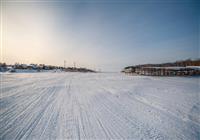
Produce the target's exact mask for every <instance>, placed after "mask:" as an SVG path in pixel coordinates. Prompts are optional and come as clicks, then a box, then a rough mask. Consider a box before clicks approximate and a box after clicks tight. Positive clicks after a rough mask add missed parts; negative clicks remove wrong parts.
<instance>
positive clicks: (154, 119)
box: [0, 73, 200, 140]
mask: <svg viewBox="0 0 200 140" xmlns="http://www.w3.org/2000/svg"><path fill="white" fill-rule="evenodd" d="M0 76H1V90H0V91H1V96H0V107H1V110H0V139H2V140H11V139H37V140H38V139H41V140H44V139H136V140H138V139H158V140H167V139H176V140H179V139H181V140H198V139H200V117H199V116H200V89H199V80H200V79H199V78H198V77H193V78H191V77H190V78H188V77H145V76H126V75H123V74H117V73H116V74H106V73H87V74H86V73H25V74H23V73H14V74H1V75H0Z"/></svg>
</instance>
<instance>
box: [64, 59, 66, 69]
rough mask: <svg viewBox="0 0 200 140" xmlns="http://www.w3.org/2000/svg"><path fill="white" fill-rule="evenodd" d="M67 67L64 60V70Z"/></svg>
mask: <svg viewBox="0 0 200 140" xmlns="http://www.w3.org/2000/svg"><path fill="white" fill-rule="evenodd" d="M65 67H66V60H64V68H65Z"/></svg>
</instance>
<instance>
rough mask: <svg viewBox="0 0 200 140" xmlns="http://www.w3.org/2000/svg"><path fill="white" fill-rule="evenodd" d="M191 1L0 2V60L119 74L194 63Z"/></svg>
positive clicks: (195, 25) (195, 13) (195, 14)
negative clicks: (144, 67) (130, 68)
mask: <svg viewBox="0 0 200 140" xmlns="http://www.w3.org/2000/svg"><path fill="white" fill-rule="evenodd" d="M199 6H200V5H199V3H198V2H197V1H193V0H188V1H186V0H183V1H179V0H177V1H176V0H174V1H171V0H170V1H168V2H167V1H165V0H158V1H157V0H150V1H146V0H142V1H139V0H121V1H120V0H99V1H98V0H85V1H81V0H75V1H73V0H66V1H64V0H62V1H59V0H58V1H56V0H55V1H54V0H50V1H45V0H43V1H39V0H38V1H37V0H36V1H35V0H30V1H29V0H26V1H25V0H20V1H17V0H12V1H11V0H1V41H2V42H1V57H2V61H4V62H6V63H8V64H13V63H15V62H19V63H45V64H51V65H60V66H63V61H64V60H66V65H67V66H72V65H73V62H76V64H77V66H78V67H88V68H92V69H101V70H104V71H120V70H121V69H122V68H123V67H125V66H128V65H134V64H142V63H163V62H169V61H172V62H173V61H176V60H181V59H187V58H192V59H193V58H198V57H199V54H200V50H199V41H198V40H199Z"/></svg>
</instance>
